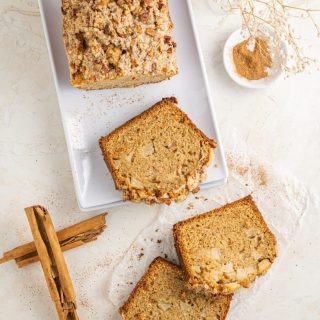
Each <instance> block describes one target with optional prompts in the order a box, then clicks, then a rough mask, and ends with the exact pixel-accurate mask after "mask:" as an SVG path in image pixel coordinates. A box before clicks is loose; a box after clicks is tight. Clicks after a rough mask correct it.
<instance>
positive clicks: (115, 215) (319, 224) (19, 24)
mask: <svg viewBox="0 0 320 320" xmlns="http://www.w3.org/2000/svg"><path fill="white" fill-rule="evenodd" d="M312 2H314V3H316V1H312ZM193 5H194V9H195V16H196V20H197V26H198V31H199V33H200V41H201V45H202V49H203V53H204V56H205V62H206V67H207V72H208V76H209V82H210V88H211V89H212V93H213V98H214V101H215V107H216V108H215V109H216V112H217V116H218V121H219V127H220V128H221V133H222V135H223V134H224V132H225V131H224V130H225V129H224V128H226V127H228V128H230V127H231V128H234V129H235V132H236V133H237V134H239V135H241V136H243V137H244V138H245V140H246V142H247V144H248V145H249V146H250V147H252V148H255V149H256V152H257V153H258V154H259V156H261V157H263V156H264V157H266V158H267V159H269V161H270V162H272V163H274V165H275V166H279V167H280V168H283V170H286V171H289V172H292V173H293V174H295V175H296V176H297V178H299V179H300V180H301V181H302V182H304V183H305V184H306V185H308V186H309V187H311V188H312V189H313V190H315V191H318V190H319V189H320V165H319V158H320V145H319V136H320V125H319V118H320V108H319V89H320V84H319V73H312V74H311V75H308V74H303V75H299V76H296V77H292V78H290V79H288V80H286V81H282V82H279V83H278V84H277V85H276V86H274V87H270V88H268V89H266V90H263V91H251V90H247V89H243V88H240V87H238V86H237V85H236V84H234V83H233V82H232V81H231V80H230V79H229V78H228V76H227V74H226V73H225V71H224V69H223V64H222V58H221V57H222V55H221V50H222V47H223V44H224V41H225V40H226V38H227V36H228V35H229V34H230V33H231V31H233V30H234V29H235V28H236V27H237V22H236V20H235V19H234V18H233V17H230V18H227V19H223V18H221V17H217V16H214V15H212V13H211V12H210V10H209V8H208V7H207V3H206V1H205V0H194V1H193ZM213 31H214V32H213ZM0 39H1V50H0V70H1V71H0V72H1V77H0V84H1V91H0V168H1V174H0V250H1V251H6V250H7V249H10V248H11V247H13V246H15V245H17V244H20V243H21V242H23V241H26V240H30V239H31V233H30V231H29V230H28V226H27V219H26V217H25V216H24V213H23V208H24V207H26V206H29V205H32V204H35V203H41V204H43V205H44V206H46V207H48V209H49V210H50V211H51V212H52V216H53V221H54V223H55V225H56V227H57V228H59V227H61V226H67V225H68V224H70V223H72V222H75V221H79V220H81V219H85V218H87V217H88V216H90V215H89V214H79V211H78V209H77V204H76V200H75V195H74V191H73V182H72V177H71V172H70V166H69V162H68V155H67V151H66V145H65V141H64V135H63V131H62V125H61V120H60V115H59V110H58V107H57V99H56V94H55V90H54V85H53V78H52V75H51V70H50V66H49V60H48V55H47V49H46V45H45V40H44V36H43V31H42V26H41V21H40V17H39V13H38V7H37V3H36V1H35V0H2V1H1V2H0ZM316 52H317V53H318V56H320V47H319V45H318V48H316ZM157 210H158V208H157V207H153V208H149V207H147V206H144V205H134V206H126V207H122V208H116V209H112V210H109V212H110V213H111V214H110V216H108V219H107V223H108V225H109V229H108V230H107V231H108V232H105V233H104V234H103V236H102V237H100V238H99V240H98V242H94V243H92V244H88V246H87V247H86V248H85V249H84V248H78V249H76V250H74V251H73V252H68V253H66V260H67V263H68V265H69V268H70V269H71V276H72V277H73V279H74V280H75V287H76V291H77V296H78V297H79V314H80V317H82V318H84V319H95V320H99V319H106V318H107V314H112V310H113V309H112V306H111V305H110V304H108V302H107V301H106V298H105V297H106V296H107V294H106V292H105V291H106V283H107V280H108V271H109V270H110V269H111V267H112V265H113V263H114V262H115V261H117V259H118V258H119V257H120V255H121V254H122V253H123V250H124V248H125V247H126V246H128V244H129V243H130V241H131V240H132V239H133V238H134V236H135V235H136V234H137V233H138V232H139V231H140V230H141V228H142V227H143V226H145V225H146V224H147V223H149V222H150V221H151V220H152V218H153V217H154V215H155V213H156V211H157ZM304 220H305V221H304V225H303V227H302V229H301V231H300V233H299V234H298V235H297V237H296V238H295V239H294V243H293V244H292V246H291V248H290V249H289V251H288V252H287V253H286V254H285V257H284V260H283V263H282V264H281V266H279V273H278V274H277V275H275V278H277V279H276V280H277V281H273V282H272V284H273V286H272V287H268V286H266V287H265V288H264V289H263V291H264V292H263V293H264V294H261V295H260V298H259V300H258V302H257V304H256V305H255V306H254V308H252V309H251V310H250V312H249V313H248V315H247V318H246V320H256V319H257V318H259V319H274V320H278V319H279V320H280V319H286V318H288V319H291V320H304V319H306V320H313V319H314V320H315V319H319V317H320V305H319V284H320V274H319V271H318V265H319V263H318V261H319V252H320V235H319V234H320V215H319V212H313V213H309V214H308V215H307V216H306V217H305V219H304ZM124 234H125V235H126V237H124V236H123V235H124ZM97 243H103V244H104V245H105V250H104V254H103V256H100V257H97V256H96V252H97V246H96V244H97ZM110 244H112V245H110ZM83 261H88V262H87V263H86V264H85V265H83V263H84V262H83ZM39 268H40V266H36V265H33V266H30V267H27V268H26V269H22V270H18V269H17V268H16V267H15V265H14V264H13V263H10V264H7V265H3V266H0V283H1V287H0V319H5V318H7V319H13V320H15V319H20V318H21V315H23V318H24V319H26V320H28V319H42V320H49V319H52V320H53V319H55V314H54V309H53V306H52V305H51V302H50V298H49V295H48V294H47V289H46V287H45V282H44V279H43V278H42V274H41V272H40V269H39ZM97 270H98V271H99V270H100V271H101V270H103V273H97V272H96V271H97ZM97 274H102V275H103V276H98V275H97ZM89 278H90V279H91V280H92V282H93V283H94V284H95V285H94V286H90V287H89V285H88V283H89V280H88V279H89ZM266 305H267V306H272V308H269V307H268V308H267V307H266ZM110 310H111V313H110ZM107 319H108V318H107ZM240 320H241V319H240Z"/></svg>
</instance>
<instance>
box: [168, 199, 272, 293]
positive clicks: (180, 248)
mask: <svg viewBox="0 0 320 320" xmlns="http://www.w3.org/2000/svg"><path fill="white" fill-rule="evenodd" d="M241 203H247V204H249V206H251V208H252V209H253V210H254V212H255V214H256V218H257V219H258V220H259V222H260V224H261V227H262V228H263V231H264V233H266V234H268V236H269V237H270V238H271V241H272V257H273V259H272V260H271V261H270V262H271V263H272V262H273V261H274V260H275V258H276V257H277V240H276V238H275V236H274V234H273V233H272V231H271V230H270V229H269V227H268V225H267V224H266V222H265V220H264V219H263V216H262V215H261V212H260V211H259V209H258V207H257V206H256V204H255V202H254V201H253V199H252V197H251V195H249V196H247V197H245V198H242V199H239V200H237V201H235V202H232V203H228V204H226V205H224V206H222V207H220V208H217V209H215V210H212V211H209V212H206V213H203V214H200V215H198V216H194V217H192V218H189V219H186V220H184V221H180V222H178V223H176V224H175V225H174V226H173V237H174V241H175V248H176V251H177V254H178V256H179V259H180V263H181V265H182V268H183V270H184V274H185V276H186V279H187V281H188V283H189V285H190V288H192V289H194V290H196V291H198V292H203V293H210V294H213V295H217V294H227V295H228V294H233V293H234V292H235V290H236V289H235V290H230V291H222V290H220V289H221V288H222V286H219V288H218V287H217V288H216V287H211V286H210V285H208V284H204V283H202V282H195V281H194V279H193V278H192V277H191V274H192V271H191V269H190V263H187V262H188V260H189V259H188V256H187V255H186V250H185V248H184V244H183V241H180V239H181V237H180V235H181V231H182V228H183V227H184V226H186V225H188V224H189V223H190V222H194V221H201V220H205V219H206V218H207V217H210V216H212V215H213V214H216V213H219V212H223V211H224V210H225V209H227V208H232V207H234V206H236V205H237V204H241ZM265 272H266V271H264V272H261V273H258V275H262V274H264V273H265Z"/></svg>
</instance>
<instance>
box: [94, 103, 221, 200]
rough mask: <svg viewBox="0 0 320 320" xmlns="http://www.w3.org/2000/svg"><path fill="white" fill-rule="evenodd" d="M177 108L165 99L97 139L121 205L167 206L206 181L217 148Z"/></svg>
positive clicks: (184, 196) (197, 188) (195, 190)
mask: <svg viewBox="0 0 320 320" xmlns="http://www.w3.org/2000/svg"><path fill="white" fill-rule="evenodd" d="M176 103H177V101H176V99H175V98H165V99H163V100H162V101H160V102H158V103H157V104H155V105H154V106H153V107H151V108H150V109H148V110H146V111H145V112H143V113H142V114H140V115H138V116H137V117H135V118H134V119H132V120H130V121H128V122H127V123H125V124H124V125H122V126H121V127H120V128H118V129H116V130H115V131H113V132H111V133H110V134H109V135H108V136H106V137H104V138H101V139H100V147H101V150H102V153H103V155H104V159H105V162H106V164H107V166H108V168H109V169H110V171H111V174H112V177H113V180H114V183H115V187H116V188H117V189H119V190H122V191H123V198H124V199H125V200H132V201H135V202H140V201H144V202H146V203H149V204H151V203H166V204H170V203H171V201H172V200H174V201H179V200H183V199H185V198H186V197H187V195H188V193H189V192H190V191H191V192H197V191H198V190H199V183H200V182H201V181H203V180H204V179H205V178H206V168H207V167H208V165H209V163H210V162H211V160H212V158H213V148H215V147H216V143H215V141H214V140H210V139H209V138H207V137H206V136H205V135H204V133H202V132H201V131H200V130H199V129H198V128H197V127H196V126H195V125H194V124H193V123H192V122H191V120H190V119H189V118H188V116H187V115H186V114H185V113H184V112H182V111H181V110H180V109H179V108H178V106H177V105H176Z"/></svg>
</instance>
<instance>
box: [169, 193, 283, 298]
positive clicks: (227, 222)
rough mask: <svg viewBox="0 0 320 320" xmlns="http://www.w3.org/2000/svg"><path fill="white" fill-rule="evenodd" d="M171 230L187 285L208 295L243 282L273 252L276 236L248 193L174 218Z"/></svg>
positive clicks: (268, 261)
mask: <svg viewBox="0 0 320 320" xmlns="http://www.w3.org/2000/svg"><path fill="white" fill-rule="evenodd" d="M173 233H174V238H175V245H176V249H177V251H178V254H179V256H180V259H181V263H182V265H183V267H184V269H185V272H186V275H187V279H188V283H189V285H190V286H191V287H192V288H194V289H198V290H200V291H201V290H204V291H206V292H211V293H213V294H231V293H233V292H235V291H236V290H237V289H239V288H240V287H248V286H249V285H250V283H251V282H253V281H254V280H255V278H256V277H257V276H259V275H262V274H264V273H265V272H267V271H268V269H269V268H270V267H271V264H272V263H273V261H274V260H275V258H276V256H277V253H276V246H277V244H276V239H275V237H274V235H273V234H272V232H271V231H270V230H269V228H268V226H267V225H266V223H265V221H264V220H263V217H262V215H261V213H260V212H259V210H258V208H257V206H256V205H255V203H254V201H253V200H252V198H251V196H248V197H246V198H243V199H240V200H238V201H235V202H233V203H230V204H227V205H225V206H224V207H222V208H219V209H216V210H213V211H210V212H208V213H205V214H202V215H199V216H196V217H193V218H191V219H188V220H185V221H182V222H179V223H177V224H176V225H175V226H174V231H173Z"/></svg>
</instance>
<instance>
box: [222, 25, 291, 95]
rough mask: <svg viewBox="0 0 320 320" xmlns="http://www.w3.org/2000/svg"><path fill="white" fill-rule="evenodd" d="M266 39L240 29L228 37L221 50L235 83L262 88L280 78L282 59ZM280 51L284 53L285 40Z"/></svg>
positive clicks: (227, 69)
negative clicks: (251, 35)
mask: <svg viewBox="0 0 320 320" xmlns="http://www.w3.org/2000/svg"><path fill="white" fill-rule="evenodd" d="M267 39H269V38H267V37H266V38H265V37H263V36H258V37H255V38H254V37H250V35H248V34H243V32H242V30H241V29H238V30H236V31H235V32H233V33H232V34H231V35H230V36H229V38H228V39H227V41H226V43H225V46H224V50H223V62H224V66H225V69H226V71H227V73H228V74H229V76H230V77H231V78H232V79H233V80H234V81H235V82H236V83H237V84H239V85H241V86H243V87H247V88H252V89H262V88H266V87H267V86H269V85H270V84H271V83H273V82H275V81H276V80H278V79H280V77H281V74H282V69H281V64H280V61H281V60H280V58H279V56H278V53H277V52H275V51H274V50H273V49H272V47H271V46H269V41H268V40H267ZM281 50H283V51H284V52H287V47H286V45H285V43H282V47H281Z"/></svg>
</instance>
